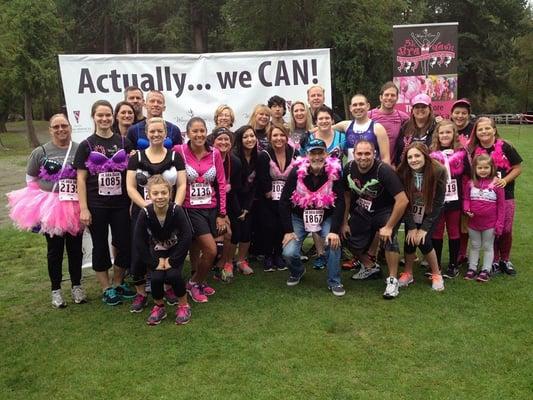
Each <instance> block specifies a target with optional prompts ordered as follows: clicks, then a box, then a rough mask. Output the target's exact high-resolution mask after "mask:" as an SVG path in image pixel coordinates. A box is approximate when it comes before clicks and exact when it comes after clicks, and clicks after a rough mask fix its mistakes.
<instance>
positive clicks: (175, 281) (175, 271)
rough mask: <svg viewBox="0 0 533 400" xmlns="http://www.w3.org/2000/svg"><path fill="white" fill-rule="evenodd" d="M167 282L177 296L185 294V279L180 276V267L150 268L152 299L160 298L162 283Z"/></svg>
mask: <svg viewBox="0 0 533 400" xmlns="http://www.w3.org/2000/svg"><path fill="white" fill-rule="evenodd" d="M165 283H167V284H169V285H170V286H172V289H174V293H175V294H176V296H178V297H183V296H185V293H186V292H185V281H184V280H183V278H182V276H181V269H179V268H170V269H166V270H159V269H154V270H152V281H151V284H150V285H151V288H152V297H153V298H154V300H162V299H163V296H164V295H165V293H164V284H165Z"/></svg>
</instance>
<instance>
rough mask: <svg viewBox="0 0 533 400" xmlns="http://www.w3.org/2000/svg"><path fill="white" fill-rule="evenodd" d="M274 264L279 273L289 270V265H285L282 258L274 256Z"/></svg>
mask: <svg viewBox="0 0 533 400" xmlns="http://www.w3.org/2000/svg"><path fill="white" fill-rule="evenodd" d="M273 264H274V266H275V268H277V270H278V271H287V270H288V269H289V268H287V264H286V263H285V259H284V258H283V257H282V256H280V255H277V256H274V261H273Z"/></svg>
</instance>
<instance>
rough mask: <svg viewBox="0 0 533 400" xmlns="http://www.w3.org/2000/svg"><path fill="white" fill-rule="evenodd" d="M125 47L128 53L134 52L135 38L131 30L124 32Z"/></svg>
mask: <svg viewBox="0 0 533 400" xmlns="http://www.w3.org/2000/svg"><path fill="white" fill-rule="evenodd" d="M124 48H125V51H126V54H131V53H133V39H132V37H131V34H130V33H129V32H127V33H125V34H124Z"/></svg>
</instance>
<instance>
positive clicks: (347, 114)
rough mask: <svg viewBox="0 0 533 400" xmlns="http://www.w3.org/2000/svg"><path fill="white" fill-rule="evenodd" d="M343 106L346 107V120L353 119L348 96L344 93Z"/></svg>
mask: <svg viewBox="0 0 533 400" xmlns="http://www.w3.org/2000/svg"><path fill="white" fill-rule="evenodd" d="M342 104H343V105H344V119H352V117H351V116H350V105H349V102H348V95H347V94H345V93H343V94H342Z"/></svg>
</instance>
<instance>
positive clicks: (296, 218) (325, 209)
mask: <svg viewBox="0 0 533 400" xmlns="http://www.w3.org/2000/svg"><path fill="white" fill-rule="evenodd" d="M306 151H307V155H306V157H303V158H302V159H300V160H298V161H297V163H296V166H295V167H294V168H293V170H292V171H291V172H290V174H289V177H288V179H287V183H286V184H285V187H284V188H283V192H282V194H281V198H280V201H279V207H280V215H281V221H282V224H283V231H284V232H285V235H284V237H283V256H284V257H285V259H286V260H287V262H288V264H289V270H290V276H289V279H288V280H287V286H295V285H297V284H298V283H300V280H301V278H302V276H303V274H304V273H305V267H304V266H303V264H302V261H301V259H300V256H301V253H302V244H303V242H304V239H305V238H306V236H307V235H308V234H309V233H311V232H317V233H318V234H319V235H320V237H321V238H322V240H323V241H324V244H325V248H324V251H325V258H326V260H327V270H328V288H329V290H331V292H332V293H333V294H334V295H335V296H343V295H344V293H345V291H344V288H343V287H342V284H341V274H340V257H341V249H340V237H339V232H340V227H341V224H342V217H343V212H344V192H343V191H344V189H343V184H342V180H341V179H340V177H341V170H342V168H341V165H340V161H339V160H338V159H337V158H335V157H328V154H327V146H326V143H325V142H324V141H323V140H320V139H314V140H311V141H310V142H309V143H308V144H307V147H306ZM322 255H323V254H318V256H322Z"/></svg>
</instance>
